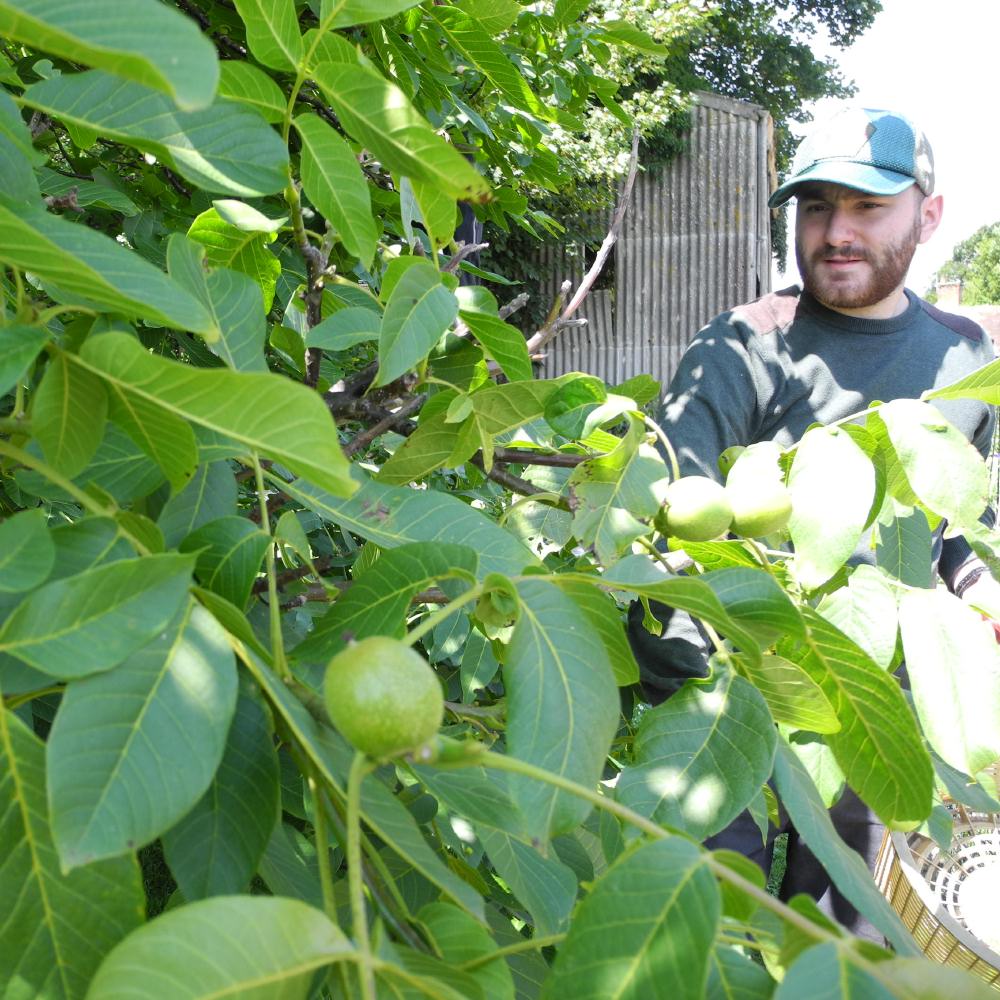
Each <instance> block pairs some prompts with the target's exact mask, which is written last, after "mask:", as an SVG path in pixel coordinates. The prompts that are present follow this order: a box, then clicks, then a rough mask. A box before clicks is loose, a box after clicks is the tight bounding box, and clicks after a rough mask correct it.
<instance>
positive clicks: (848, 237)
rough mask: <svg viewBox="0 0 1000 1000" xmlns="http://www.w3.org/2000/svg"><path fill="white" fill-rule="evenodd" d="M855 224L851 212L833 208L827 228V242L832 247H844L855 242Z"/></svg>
mask: <svg viewBox="0 0 1000 1000" xmlns="http://www.w3.org/2000/svg"><path fill="white" fill-rule="evenodd" d="M854 236H855V232H854V224H853V222H852V221H851V215H850V212H847V211H845V210H844V209H843V208H833V209H832V210H831V211H830V215H829V219H828V221H827V226H826V242H827V243H828V244H829V245H830V246H832V247H837V246H843V245H844V244H847V243H852V242H853V241H854Z"/></svg>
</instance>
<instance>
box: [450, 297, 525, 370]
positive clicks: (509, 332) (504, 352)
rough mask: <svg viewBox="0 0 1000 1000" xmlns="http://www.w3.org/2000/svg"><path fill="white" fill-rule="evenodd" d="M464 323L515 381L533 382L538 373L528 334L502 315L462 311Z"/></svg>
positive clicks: (484, 348)
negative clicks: (532, 362) (530, 349)
mask: <svg viewBox="0 0 1000 1000" xmlns="http://www.w3.org/2000/svg"><path fill="white" fill-rule="evenodd" d="M460 315H461V317H462V321H463V322H464V323H465V325H466V326H467V327H468V328H469V329H470V330H471V331H472V333H473V334H474V336H475V338H476V340H478V341H479V343H480V344H482V346H483V350H484V351H485V352H486V353H487V354H488V355H489V356H490V357H491V358H492V359H493V360H494V361H495V362H496V363H497V364H498V365H499V366H500V369H501V371H502V372H503V373H504V375H506V376H507V378H508V379H510V381H511V382H522V381H526V380H528V379H531V378H532V377H533V376H534V372H533V370H532V367H531V358H530V357H528V348H527V345H526V342H525V339H524V334H522V333H521V331H520V330H518V329H517V327H515V326H511V325H510V323H505V322H504V321H503V320H502V319H500V318H499V317H498V316H490V315H487V314H486V313H480V312H469V311H466V310H464V309H463V310H462V311H461V313H460Z"/></svg>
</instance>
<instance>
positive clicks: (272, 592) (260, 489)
mask: <svg viewBox="0 0 1000 1000" xmlns="http://www.w3.org/2000/svg"><path fill="white" fill-rule="evenodd" d="M250 457H251V460H252V461H253V471H254V478H255V479H256V481H257V503H258V504H259V505H260V526H261V528H262V529H263V530H264V531H265V532H267V535H268V539H269V541H268V545H267V554H266V556H265V560H264V563H265V568H266V570H267V602H268V613H269V615H270V626H271V629H270V631H271V658H272V659H273V660H274V667H275V669H276V670H277V671H278V675H279V676H280V677H281V678H282V680H286V681H288V680H291V677H292V672H291V671H290V670H289V669H288V660H287V659H286V657H285V639H284V636H283V635H282V634H281V603H280V601H279V600H278V574H277V571H276V569H275V561H274V539H273V538H271V537H270V535H271V519H270V517H269V516H268V513H267V491H266V489H265V487H264V470H263V468H262V467H261V464H260V457H259V456H258V455H257V452H253V453H252V454H251V456H250Z"/></svg>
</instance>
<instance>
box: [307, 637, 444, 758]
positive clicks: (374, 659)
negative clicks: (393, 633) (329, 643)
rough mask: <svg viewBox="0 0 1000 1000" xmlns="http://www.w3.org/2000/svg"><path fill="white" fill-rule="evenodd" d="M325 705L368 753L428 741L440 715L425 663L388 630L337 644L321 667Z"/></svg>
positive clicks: (386, 753) (393, 751)
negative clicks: (323, 669) (344, 644)
mask: <svg viewBox="0 0 1000 1000" xmlns="http://www.w3.org/2000/svg"><path fill="white" fill-rule="evenodd" d="M323 693H324V696H325V699H326V710H327V712H328V713H329V715H330V719H331V721H332V722H333V724H334V725H335V726H336V727H337V729H338V730H339V731H340V732H341V734H342V735H343V736H344V737H345V738H346V739H347V740H348V741H349V742H350V743H352V744H353V745H354V746H355V747H356V748H357V749H358V750H361V751H362V752H363V753H365V754H367V755H368V756H369V757H373V758H375V759H381V758H384V757H393V756H396V755H398V754H401V753H404V752H406V751H408V750H415V749H417V748H418V747H421V746H423V745H424V744H425V743H427V742H428V741H430V740H431V739H432V738H433V737H434V736H435V735H436V734H437V731H438V729H439V728H440V727H441V722H442V720H443V718H444V698H443V696H442V694H441V685H440V684H439V683H438V679H437V675H436V674H435V673H434V671H433V670H432V669H431V667H430V664H428V662H427V661H426V660H425V659H424V658H423V657H422V656H421V655H420V654H419V653H417V652H415V651H414V650H413V649H411V648H410V647H409V646H407V645H405V644H404V643H402V642H400V641H399V640H398V639H391V638H389V637H388V636H381V635H377V636H370V637H369V638H367V639H362V640H360V642H352V643H351V644H350V645H348V646H347V647H346V648H345V649H342V650H341V651H340V652H339V653H338V654H337V655H336V656H335V657H334V658H333V659H332V660H331V661H330V663H329V665H328V666H327V668H326V677H325V678H324V681H323Z"/></svg>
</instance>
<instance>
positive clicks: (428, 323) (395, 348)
mask: <svg viewBox="0 0 1000 1000" xmlns="http://www.w3.org/2000/svg"><path fill="white" fill-rule="evenodd" d="M457 316H458V301H457V300H456V298H455V295H454V293H453V292H452V291H451V290H450V289H449V288H448V287H447V286H445V285H444V284H443V283H442V281H441V275H440V273H439V272H438V271H437V270H436V269H435V267H434V265H433V264H432V263H431V262H430V261H424V260H421V261H420V262H419V263H418V264H415V265H414V266H413V267H410V268H409V269H408V270H407V271H406V272H405V273H404V274H403V276H402V277H401V278H400V279H399V281H398V282H397V283H396V287H395V288H393V290H392V294H391V295H390V296H389V300H388V302H387V303H386V306H385V313H384V314H383V316H382V327H381V330H380V332H379V343H378V356H379V368H378V374H377V375H376V377H375V381H374V383H373V385H388V384H389V383H390V382H392V381H393V380H394V379H397V378H399V376H400V375H402V374H404V373H405V372H407V371H409V370H410V369H411V368H413V367H415V366H416V364H417V363H418V362H419V361H422V360H423V359H424V358H425V357H426V356H427V354H428V353H429V352H430V350H431V348H432V347H433V346H434V345H435V344H436V343H437V342H438V341H439V340H440V339H441V336H442V334H444V332H445V330H447V329H448V327H449V326H451V324H452V322H453V321H454V320H455V318H456V317H457Z"/></svg>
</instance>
